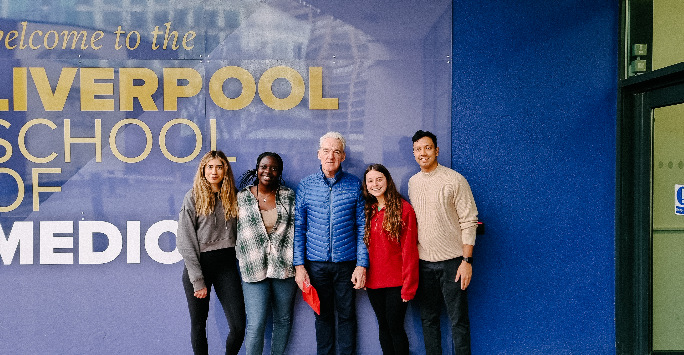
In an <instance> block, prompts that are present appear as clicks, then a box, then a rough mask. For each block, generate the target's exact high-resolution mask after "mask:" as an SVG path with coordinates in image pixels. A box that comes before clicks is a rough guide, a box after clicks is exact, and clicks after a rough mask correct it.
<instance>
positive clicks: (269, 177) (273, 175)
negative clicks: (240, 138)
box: [257, 155, 282, 186]
mask: <svg viewBox="0 0 684 355" xmlns="http://www.w3.org/2000/svg"><path fill="white" fill-rule="evenodd" d="M281 170H282V167H281V166H280V164H278V161H277V160H276V159H275V158H273V157H271V156H268V155H267V156H265V157H263V158H261V161H260V162H259V165H257V177H258V178H259V183H260V184H262V185H264V186H275V185H276V184H277V183H278V178H279V177H280V171H281Z"/></svg>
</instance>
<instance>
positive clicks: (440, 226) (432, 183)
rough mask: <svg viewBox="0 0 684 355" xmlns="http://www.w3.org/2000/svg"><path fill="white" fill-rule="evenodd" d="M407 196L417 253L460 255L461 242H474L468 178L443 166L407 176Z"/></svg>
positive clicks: (428, 258) (424, 256) (429, 257)
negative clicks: (415, 225)
mask: <svg viewBox="0 0 684 355" xmlns="http://www.w3.org/2000/svg"><path fill="white" fill-rule="evenodd" d="M409 198H410V199H411V205H413V209H414V210H415V211H416V217H417V219H418V255H419V257H420V259H421V260H426V261H443V260H449V259H453V258H456V257H459V256H462V255H463V244H468V245H475V230H476V229H477V207H476V206H475V200H474V199H473V193H472V191H471V190H470V185H468V181H466V179H465V178H464V177H463V175H461V174H459V173H457V172H456V171H454V170H452V169H449V168H447V167H445V166H442V165H438V166H437V168H435V170H433V171H431V172H429V173H424V172H422V171H420V172H418V173H417V174H415V175H413V176H412V177H411V179H409Z"/></svg>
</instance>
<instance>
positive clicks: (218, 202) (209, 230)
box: [176, 151, 245, 354]
mask: <svg viewBox="0 0 684 355" xmlns="http://www.w3.org/2000/svg"><path fill="white" fill-rule="evenodd" d="M237 211H238V207H237V198H236V188H235V180H234V178H233V172H232V170H231V168H230V165H229V164H228V159H227V158H226V155H225V154H223V152H221V151H210V152H208V153H207V154H205V155H204V157H202V160H201V161H200V163H199V167H198V169H197V174H196V175H195V180H194V183H193V186H192V189H191V190H190V191H188V193H187V194H185V198H184V199H183V207H182V208H181V211H180V215H179V218H178V233H177V234H176V235H177V246H178V251H179V252H180V253H181V255H182V256H183V261H184V262H185V268H184V269H183V288H184V289H185V295H186V298H187V300H188V308H189V310H190V322H191V331H190V336H191V339H192V349H193V351H194V353H195V354H207V353H208V346H207V332H206V326H207V317H208V315H209V293H210V291H211V287H212V285H213V286H214V291H215V292H216V296H217V297H218V299H219V301H220V302H221V306H222V307H223V312H224V313H225V315H226V319H227V321H228V326H229V327H230V332H229V333H228V338H227V339H226V354H237V353H238V352H239V351H240V347H241V346H242V341H243V340H244V337H245V303H244V298H243V295H242V287H241V285H240V276H239V274H238V270H237V265H236V259H235V236H236V231H237V224H236V217H237Z"/></svg>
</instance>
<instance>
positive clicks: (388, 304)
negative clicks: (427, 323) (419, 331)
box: [367, 286, 409, 355]
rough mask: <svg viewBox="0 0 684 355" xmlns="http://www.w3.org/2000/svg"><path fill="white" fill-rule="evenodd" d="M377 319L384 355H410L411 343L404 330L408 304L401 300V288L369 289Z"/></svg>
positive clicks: (369, 297) (369, 298) (369, 296)
mask: <svg viewBox="0 0 684 355" xmlns="http://www.w3.org/2000/svg"><path fill="white" fill-rule="evenodd" d="M367 291H368V300H370V304H371V306H373V311H375V317H376V318H378V333H379V338H380V347H381V348H382V353H383V354H384V355H393V354H401V355H408V353H409V342H408V337H407V336H406V330H404V317H405V316H406V307H407V306H408V302H404V301H402V300H401V286H398V287H387V288H378V289H370V288H369V289H367Z"/></svg>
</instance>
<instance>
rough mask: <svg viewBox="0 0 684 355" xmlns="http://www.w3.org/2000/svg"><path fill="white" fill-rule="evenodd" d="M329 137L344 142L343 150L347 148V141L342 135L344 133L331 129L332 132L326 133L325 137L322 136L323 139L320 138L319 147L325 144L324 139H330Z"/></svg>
mask: <svg viewBox="0 0 684 355" xmlns="http://www.w3.org/2000/svg"><path fill="white" fill-rule="evenodd" d="M328 138H334V139H337V140H339V141H340V142H341V143H342V150H343V151H344V150H345V148H347V141H346V140H345V139H344V137H343V136H342V133H340V132H334V131H330V132H328V133H326V134H324V135H323V137H321V139H319V140H318V148H320V147H321V146H322V145H323V141H324V140H326V139H328Z"/></svg>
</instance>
